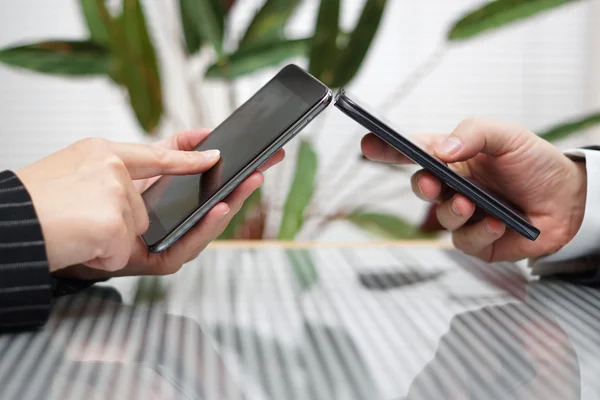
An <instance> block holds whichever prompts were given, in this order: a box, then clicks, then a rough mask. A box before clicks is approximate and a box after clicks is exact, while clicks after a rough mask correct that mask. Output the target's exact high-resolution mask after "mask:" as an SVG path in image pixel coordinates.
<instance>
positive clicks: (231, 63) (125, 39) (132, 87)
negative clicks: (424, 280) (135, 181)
mask: <svg viewBox="0 0 600 400" xmlns="http://www.w3.org/2000/svg"><path fill="white" fill-rule="evenodd" d="M235 3H236V2H235V0H178V2H177V7H178V13H177V15H178V19H179V21H177V24H178V25H179V29H180V33H181V40H180V42H179V43H172V45H173V46H174V47H176V48H178V49H179V50H180V53H181V54H182V55H183V57H182V58H183V59H184V62H185V63H186V65H185V66H184V68H187V67H188V65H187V64H190V63H191V62H192V60H194V59H195V58H196V57H197V55H198V54H204V55H206V54H210V55H211V56H210V57H209V58H210V61H209V62H207V65H206V68H205V71H204V79H205V80H213V81H218V82H222V83H223V84H225V85H226V88H227V91H228V93H229V99H230V104H229V107H230V108H231V110H230V111H233V109H234V108H236V107H237V106H238V105H239V104H237V100H236V99H235V88H234V85H233V82H234V81H235V80H236V79H238V78H242V77H245V76H248V75H250V74H252V73H255V72H257V71H259V70H261V69H264V68H269V67H277V66H279V65H280V64H281V63H283V62H285V61H287V60H290V59H298V58H300V59H304V60H306V62H307V64H308V70H309V72H310V73H312V74H313V75H314V76H316V77H317V78H319V79H320V80H322V81H323V82H324V83H325V84H327V85H328V86H330V87H332V88H339V87H342V86H346V85H347V84H349V83H350V82H351V81H352V79H353V78H354V77H355V76H356V74H357V73H358V71H359V70H360V68H361V65H362V64H363V61H364V60H365V57H366V56H367V53H368V51H369V48H370V47H371V43H372V41H373V39H374V37H375V35H376V33H377V30H378V28H379V24H380V21H381V18H382V16H383V13H384V11H385V7H386V4H387V0H367V1H366V2H365V4H364V7H363V9H362V11H361V12H360V16H359V18H358V20H357V22H356V24H355V26H354V28H353V29H351V30H350V31H342V29H341V28H340V21H339V17H340V9H341V8H342V7H343V1H341V0H321V2H320V5H319V9H318V16H317V18H316V24H315V29H314V35H313V36H311V37H304V38H292V37H289V36H288V35H287V34H286V32H285V27H286V25H287V23H288V21H289V20H290V18H291V17H292V16H293V14H294V12H295V11H296V9H297V8H298V6H299V5H300V3H301V1H300V0H266V1H265V2H264V3H263V5H262V7H261V8H260V9H259V10H258V11H257V12H256V14H255V15H254V16H253V18H252V20H251V21H250V23H249V24H248V26H247V27H246V30H245V32H244V33H243V35H241V38H239V40H237V44H236V45H235V46H234V49H233V50H231V46H229V47H226V46H225V43H226V42H231V41H232V39H234V41H235V38H232V37H231V33H230V29H229V28H230V27H229V16H230V12H231V10H232V7H234V5H235ZM79 4H80V8H81V12H82V16H83V18H84V19H85V22H86V24H87V27H88V32H89V35H88V37H87V38H85V39H83V40H70V39H69V40H51V41H41V42H38V43H28V44H24V45H17V46H13V47H9V48H5V49H2V50H0V62H2V63H4V64H7V65H10V66H13V67H19V68H24V69H28V70H30V71H36V72H39V73H44V74H49V75H56V76H61V77H67V78H90V77H99V78H104V79H107V80H108V82H110V83H111V84H113V85H117V86H119V87H121V88H122V89H123V90H124V92H126V95H127V98H128V100H129V103H130V107H131V110H132V113H133V115H135V117H136V119H137V122H138V124H139V127H140V128H141V129H142V130H143V131H144V132H145V133H146V134H147V135H149V136H157V135H159V134H160V131H161V123H162V122H164V121H165V120H167V121H169V120H172V119H174V117H173V116H172V115H169V113H168V111H167V109H168V107H167V106H166V105H165V99H164V98H163V92H164V88H163V84H164V80H163V79H161V68H160V63H159V62H158V60H159V59H160V57H159V56H158V54H157V53H158V49H157V47H156V43H155V40H153V36H152V35H151V32H150V31H149V28H148V25H147V21H146V11H147V10H146V7H144V4H147V6H150V3H149V2H148V3H144V4H142V1H141V0H123V3H122V8H121V9H120V10H117V11H114V10H112V11H113V12H112V13H111V12H110V11H109V10H108V9H107V6H106V4H105V1H104V0H79ZM187 69H188V72H189V70H190V68H187ZM194 80H195V79H194ZM195 81H196V80H195ZM200 81H202V80H200ZM201 86H202V84H201V83H200V84H196V82H195V85H194V86H190V92H191V95H190V101H195V102H196V103H198V102H197V101H196V100H194V99H196V93H194V92H195V91H200V92H201V90H202V87H201ZM196 103H195V104H194V108H195V110H196V111H197V112H198V114H200V115H202V114H203V113H204V111H203V110H202V106H201V105H200V104H199V103H198V104H196ZM199 123H204V121H202V118H199ZM182 128H188V127H186V126H184V127H182ZM295 163H296V165H295V173H294V176H293V180H292V182H291V186H290V188H289V192H288V195H287V196H286V200H285V201H284V205H283V212H282V217H281V222H280V227H279V230H278V232H277V233H276V234H274V235H273V237H276V238H277V239H280V240H292V239H294V238H296V237H297V235H298V233H299V232H300V231H301V230H302V229H303V226H304V222H305V220H306V214H307V210H308V207H309V206H310V204H311V202H313V200H314V199H313V197H314V196H313V192H314V188H315V184H316V178H317V168H318V155H317V153H316V151H315V149H314V145H313V143H312V140H311V137H310V135H307V136H306V137H304V138H303V139H302V140H301V142H300V146H299V150H298V154H297V157H296V160H295ZM273 207H276V205H275V206H273ZM271 211H272V207H271V205H270V204H269V202H268V199H267V198H266V196H264V195H263V193H262V192H260V191H259V192H257V193H255V194H254V195H253V196H252V198H251V199H250V200H249V201H248V202H246V204H245V205H244V208H243V209H242V210H241V212H240V213H239V214H238V215H237V216H236V217H235V218H234V220H233V221H232V223H231V224H230V225H229V227H228V228H227V229H226V231H225V232H224V233H223V234H222V236H221V237H220V239H262V238H265V237H267V236H268V234H267V233H266V232H265V219H266V217H267V216H268V215H269V214H270V213H271ZM336 215H337V216H338V217H340V218H343V217H345V216H350V215H352V216H355V215H356V212H355V211H352V210H350V211H340V212H338V213H336ZM368 218H370V217H369V214H365V215H364V218H363V219H361V221H363V222H364V219H368ZM331 220H333V219H331V218H328V217H323V221H325V222H329V221H331ZM396 220H397V218H396ZM377 221H379V220H378V219H376V220H374V222H373V223H375V224H376V223H377ZM363 222H361V223H363ZM400 222H401V223H402V224H403V226H404V225H406V223H405V222H404V221H400ZM371 225H372V224H371ZM359 226H360V224H359ZM395 231H397V232H401V231H402V230H401V229H399V230H395Z"/></svg>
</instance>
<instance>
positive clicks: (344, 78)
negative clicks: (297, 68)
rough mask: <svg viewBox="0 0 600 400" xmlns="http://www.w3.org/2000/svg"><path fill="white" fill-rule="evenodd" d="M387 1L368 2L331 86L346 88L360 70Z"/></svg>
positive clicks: (341, 57)
mask: <svg viewBox="0 0 600 400" xmlns="http://www.w3.org/2000/svg"><path fill="white" fill-rule="evenodd" d="M386 4H387V0H367V2H366V3H365V5H364V7H363V10H362V14H361V15H360V18H359V20H358V22H357V23H356V27H355V28H354V31H353V32H352V33H351V34H350V39H349V40H348V45H347V46H346V48H344V50H342V52H341V53H340V55H339V57H338V60H337V62H336V67H335V69H334V72H333V80H332V81H331V84H330V86H331V87H334V88H339V87H343V86H346V85H347V84H348V83H349V82H350V81H351V80H352V79H353V78H354V76H355V75H356V73H357V72H358V70H359V69H360V67H361V65H362V63H363V61H364V59H365V56H366V55H367V52H368V51H369V48H370V47H371V42H372V41H373V38H374V37H375V34H376V33H377V29H378V28H379V23H380V22H381V16H382V15H383V11H384V9H385V6H386Z"/></svg>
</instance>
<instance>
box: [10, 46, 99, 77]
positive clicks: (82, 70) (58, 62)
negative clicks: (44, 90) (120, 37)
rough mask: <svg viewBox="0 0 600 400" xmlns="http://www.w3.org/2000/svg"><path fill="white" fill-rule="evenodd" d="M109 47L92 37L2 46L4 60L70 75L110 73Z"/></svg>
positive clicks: (84, 75)
mask: <svg viewBox="0 0 600 400" xmlns="http://www.w3.org/2000/svg"><path fill="white" fill-rule="evenodd" d="M109 59H110V54H109V51H108V50H107V49H106V48H104V47H102V46H101V45H99V44H97V43H94V42H91V41H47V42H40V43H33V44H28V45H24V46H18V47H11V48H7V49H2V50H0V62H2V63H4V64H7V65H10V66H13V67H20V68H25V69H28V70H31V71H36V72H42V73H46V74H52V75H60V76H69V77H87V76H94V75H106V74H108V70H109Z"/></svg>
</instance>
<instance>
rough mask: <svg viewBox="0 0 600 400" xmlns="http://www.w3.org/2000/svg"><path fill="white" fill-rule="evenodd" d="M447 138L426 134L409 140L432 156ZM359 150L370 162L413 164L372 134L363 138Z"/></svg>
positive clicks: (440, 135)
mask: <svg viewBox="0 0 600 400" xmlns="http://www.w3.org/2000/svg"><path fill="white" fill-rule="evenodd" d="M447 136H448V135H444V134H427V135H415V136H413V137H410V138H409V139H410V140H411V141H412V142H413V143H415V144H416V145H417V146H419V147H421V148H422V149H423V150H425V151H426V152H427V153H428V154H431V155H433V154H434V152H435V147H436V145H437V144H439V143H441V142H442V141H443V140H444V139H445V138H446V137H447ZM361 148H362V151H363V154H364V155H365V157H367V158H368V159H369V160H371V161H377V162H382V163H389V164H413V162H412V160H410V159H409V158H408V157H406V156H405V155H404V154H402V153H401V152H399V151H398V150H396V149H395V148H393V147H392V146H390V145H389V144H387V143H386V142H384V141H383V140H381V139H380V138H378V137H377V136H375V135H374V134H372V133H369V134H368V135H366V136H365V137H363V139H362V141H361Z"/></svg>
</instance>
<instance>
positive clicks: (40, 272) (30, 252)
mask: <svg viewBox="0 0 600 400" xmlns="http://www.w3.org/2000/svg"><path fill="white" fill-rule="evenodd" d="M91 284H93V282H87V281H77V280H58V279H54V278H52V277H51V275H50V270H49V267H48V260H47V257H46V248H45V244H44V237H43V234H42V228H41V226H40V223H39V221H38V218H37V215H36V212H35V208H34V206H33V203H32V201H31V197H30V196H29V193H28V192H27V190H26V189H25V186H24V185H23V183H22V182H21V181H20V180H19V178H18V177H17V176H16V175H15V174H14V173H13V172H11V171H3V172H0V331H3V330H15V329H16V330H20V329H27V328H35V327H38V326H41V325H43V324H44V323H45V322H46V320H47V318H48V315H49V313H50V307H51V304H52V298H53V297H54V296H57V295H63V294H68V293H71V292H74V291H77V290H80V289H82V288H85V287H87V286H89V285H91Z"/></svg>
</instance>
